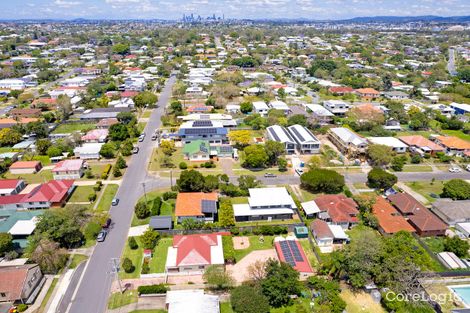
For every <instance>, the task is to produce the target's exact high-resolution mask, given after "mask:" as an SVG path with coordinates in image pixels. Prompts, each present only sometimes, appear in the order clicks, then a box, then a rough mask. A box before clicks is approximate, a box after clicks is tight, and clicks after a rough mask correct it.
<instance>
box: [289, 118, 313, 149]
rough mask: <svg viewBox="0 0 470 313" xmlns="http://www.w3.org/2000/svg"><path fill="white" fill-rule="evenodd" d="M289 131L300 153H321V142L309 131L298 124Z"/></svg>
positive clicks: (290, 127)
mask: <svg viewBox="0 0 470 313" xmlns="http://www.w3.org/2000/svg"><path fill="white" fill-rule="evenodd" d="M287 130H288V131H289V133H290V134H291V136H292V138H294V140H295V142H296V143H297V150H298V151H299V152H300V153H302V154H311V153H320V144H321V143H320V140H318V139H317V137H315V136H314V135H313V134H312V132H311V131H310V130H309V129H307V128H306V127H304V126H301V125H298V124H296V125H292V126H289V127H287Z"/></svg>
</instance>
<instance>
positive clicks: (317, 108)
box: [304, 103, 334, 116]
mask: <svg viewBox="0 0 470 313" xmlns="http://www.w3.org/2000/svg"><path fill="white" fill-rule="evenodd" d="M304 106H305V107H306V108H307V109H309V110H310V111H312V112H313V113H315V114H316V115H319V116H334V114H333V113H331V112H330V111H328V110H327V109H325V108H324V107H322V106H321V105H319V104H314V103H306V104H304Z"/></svg>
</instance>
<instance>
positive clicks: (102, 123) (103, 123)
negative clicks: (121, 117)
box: [96, 117, 119, 129]
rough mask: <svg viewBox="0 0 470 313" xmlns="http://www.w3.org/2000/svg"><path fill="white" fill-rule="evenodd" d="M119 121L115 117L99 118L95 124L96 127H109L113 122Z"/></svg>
mask: <svg viewBox="0 0 470 313" xmlns="http://www.w3.org/2000/svg"><path fill="white" fill-rule="evenodd" d="M118 123H119V121H118V119H117V118H115V117H112V118H103V119H101V120H99V122H98V124H96V128H106V129H107V128H110V127H111V126H112V125H114V124H118Z"/></svg>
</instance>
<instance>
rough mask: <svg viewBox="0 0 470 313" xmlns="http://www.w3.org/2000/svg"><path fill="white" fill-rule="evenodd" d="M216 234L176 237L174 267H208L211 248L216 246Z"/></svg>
mask: <svg viewBox="0 0 470 313" xmlns="http://www.w3.org/2000/svg"><path fill="white" fill-rule="evenodd" d="M217 235H219V234H217V233H212V234H202V235H200V234H196V235H185V236H182V235H176V236H174V237H173V247H174V248H177V249H178V251H177V255H176V265H177V266H180V265H210V264H212V263H211V247H212V246H217Z"/></svg>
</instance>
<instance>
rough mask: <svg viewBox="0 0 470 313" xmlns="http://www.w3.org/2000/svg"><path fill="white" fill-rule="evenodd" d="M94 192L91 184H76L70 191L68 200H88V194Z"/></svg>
mask: <svg viewBox="0 0 470 313" xmlns="http://www.w3.org/2000/svg"><path fill="white" fill-rule="evenodd" d="M93 193H95V191H94V190H93V186H77V187H75V189H74V191H73V192H72V196H70V198H69V200H68V202H87V203H88V202H90V200H88V196H89V195H90V194H93Z"/></svg>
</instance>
